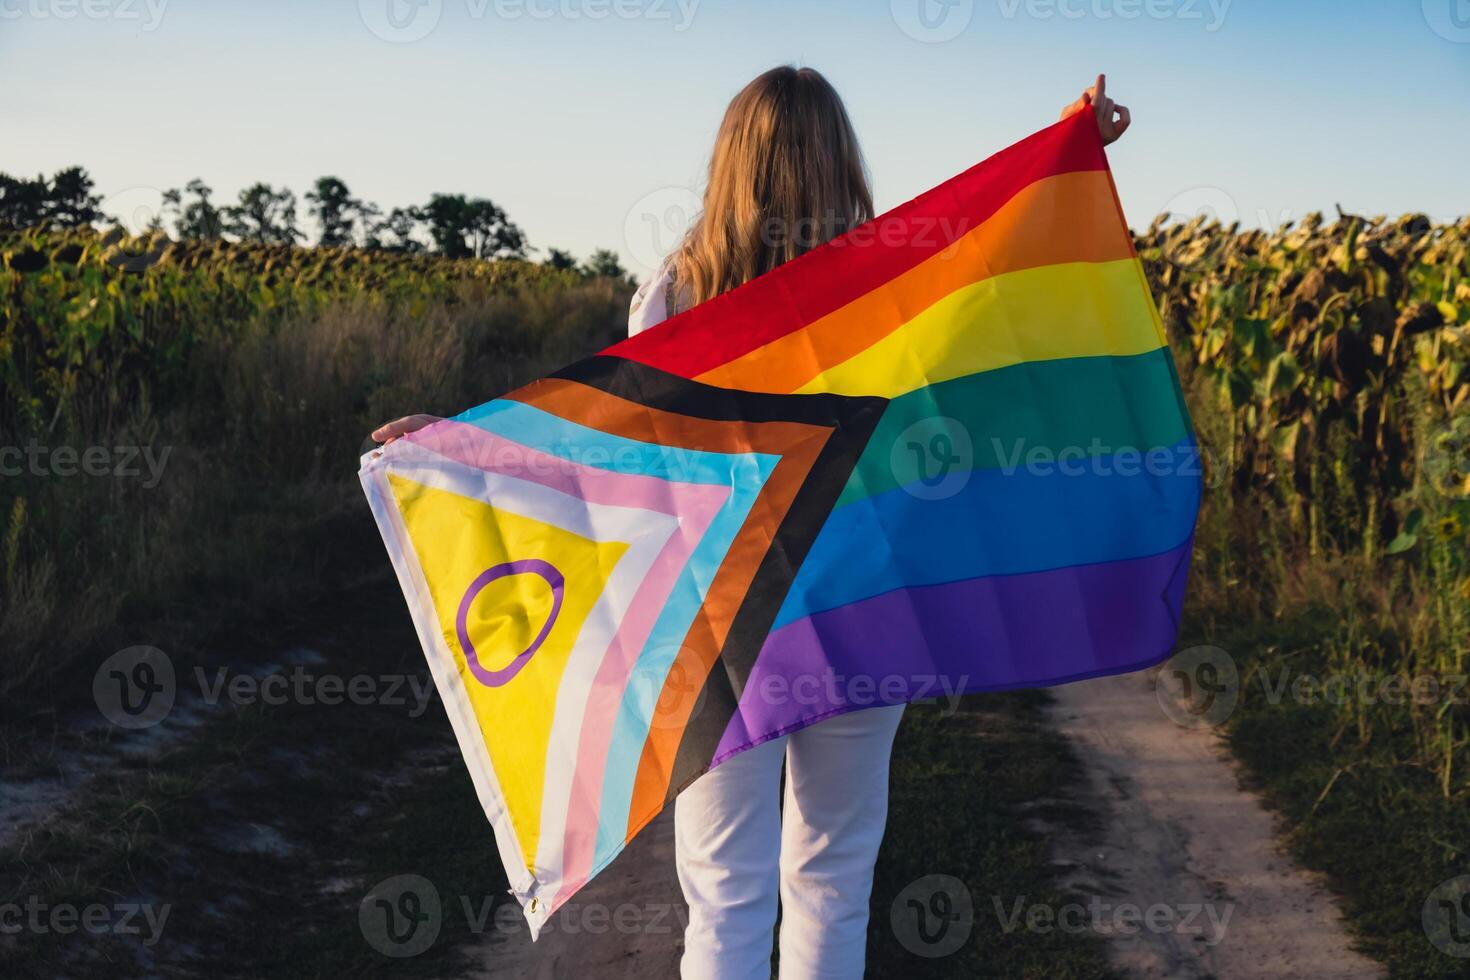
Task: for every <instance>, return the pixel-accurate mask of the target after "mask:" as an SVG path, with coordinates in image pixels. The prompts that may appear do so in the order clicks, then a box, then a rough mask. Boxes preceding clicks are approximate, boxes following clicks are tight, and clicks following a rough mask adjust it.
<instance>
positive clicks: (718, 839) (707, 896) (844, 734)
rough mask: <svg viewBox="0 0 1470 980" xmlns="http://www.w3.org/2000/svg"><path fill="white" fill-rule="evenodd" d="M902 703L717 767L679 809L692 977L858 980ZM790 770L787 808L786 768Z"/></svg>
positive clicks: (688, 977) (688, 975)
mask: <svg viewBox="0 0 1470 980" xmlns="http://www.w3.org/2000/svg"><path fill="white" fill-rule="evenodd" d="M902 715H903V705H896V706H892V707H882V708H864V709H862V710H860V711H854V712H850V713H848V714H844V715H836V716H834V717H832V718H828V719H825V720H823V721H820V722H818V723H817V724H815V725H812V726H811V727H809V728H804V729H802V730H800V731H798V732H793V733H792V734H790V735H787V736H783V737H782V738H777V739H773V740H771V741H769V742H765V743H762V744H761V745H758V746H756V747H755V748H753V749H749V750H747V751H745V752H742V753H741V754H740V755H737V756H734V757H733V758H731V759H728V760H726V761H725V762H723V763H721V764H720V765H718V766H716V767H715V768H714V769H712V770H711V771H710V772H707V773H705V774H704V775H703V776H701V777H700V778H699V779H698V780H696V781H695V782H694V783H693V784H692V785H691V786H690V787H689V788H688V789H686V790H684V792H683V793H681V794H679V796H678V797H677V799H676V800H675V801H674V840H675V853H676V857H677V863H678V868H679V884H680V885H681V886H682V887H683V889H684V898H685V900H686V901H687V902H688V903H689V925H688V927H687V928H686V929H685V931H684V958H683V961H682V963H681V965H680V972H681V973H682V975H683V977H684V980H769V978H770V976H771V933H772V930H773V929H774V927H775V924H776V908H777V897H778V895H779V897H780V909H781V980H818V978H822V980H859V978H861V977H862V975H863V960H864V954H865V952H866V948H867V930H868V899H869V896H870V895H871V893H872V890H873V862H874V861H875V860H876V858H877V856H878V845H879V843H880V842H881V841H882V839H883V824H884V821H885V820H886V819H887V816H888V757H889V753H890V751H891V750H892V748H893V736H894V733H895V732H896V731H897V729H898V722H899V719H900V718H901V717H902ZM783 760H784V761H785V763H786V791H785V806H784V808H783V806H782V802H781V763H782V761H783Z"/></svg>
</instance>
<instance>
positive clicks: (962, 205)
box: [605, 113, 1108, 378]
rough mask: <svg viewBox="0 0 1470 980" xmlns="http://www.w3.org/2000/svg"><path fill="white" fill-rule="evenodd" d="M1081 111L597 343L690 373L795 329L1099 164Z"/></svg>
mask: <svg viewBox="0 0 1470 980" xmlns="http://www.w3.org/2000/svg"><path fill="white" fill-rule="evenodd" d="M1092 119H1093V117H1092V114H1091V113H1077V114H1076V115H1075V116H1072V117H1069V118H1067V119H1064V120H1062V121H1061V122H1058V123H1056V124H1055V125H1053V126H1049V127H1047V128H1046V129H1043V130H1042V131H1041V132H1039V133H1036V134H1035V135H1033V136H1029V137H1027V138H1026V139H1024V140H1022V141H1021V142H1019V143H1017V144H1015V145H1014V146H1011V147H1009V148H1007V149H1005V150H1002V151H1001V152H999V153H997V154H996V155H995V156H993V157H990V158H989V159H988V160H985V161H983V162H981V163H978V164H976V165H975V166H973V167H971V168H970V169H969V170H966V171H965V172H964V173H962V174H960V175H959V176H957V177H953V178H951V179H950V180H947V181H945V182H944V183H943V184H940V185H939V186H938V187H935V188H934V189H933V190H931V191H927V192H926V193H924V194H921V195H919V196H918V197H916V198H914V199H913V200H912V201H909V202H908V203H906V204H900V205H899V206H898V207H896V208H894V209H893V210H891V211H888V212H887V213H885V214H882V215H879V216H878V217H877V218H874V219H873V220H872V221H870V222H868V223H867V224H865V225H862V226H861V227H858V228H855V229H853V230H852V231H850V232H848V233H847V234H846V235H843V236H842V237H840V238H837V239H834V240H833V241H831V242H829V243H827V244H826V245H823V246H822V247H821V248H817V249H813V250H812V251H810V252H808V253H807V254H805V255H803V256H800V257H799V258H796V259H793V260H792V261H790V262H788V263H786V264H785V265H783V266H781V267H780V268H778V269H775V270H773V271H771V272H768V273H767V274H765V275H763V276H761V277H759V278H757V279H752V280H751V281H750V282H748V283H746V284H745V285H743V286H741V287H739V288H738V289H732V290H731V291H730V292H728V293H725V294H723V295H721V296H717V297H715V298H714V299H712V300H710V301H709V302H708V303H702V304H700V305H699V306H696V307H695V308H694V309H692V310H690V311H689V312H687V313H683V314H680V315H679V316H676V317H673V318H672V319H670V320H667V321H665V322H664V323H661V324H659V325H658V326H656V327H654V328H652V329H651V330H646V331H644V332H643V333H641V334H639V335H637V336H636V337H630V338H628V339H627V340H624V341H622V342H620V343H618V344H614V345H613V346H612V347H610V348H608V349H607V351H605V353H607V354H610V355H615V356H617V357H624V358H627V359H629V360H634V361H641V362H642V363H644V364H647V365H649V366H651V367H655V368H658V369H660V370H663V371H668V372H669V373H671V374H677V375H680V376H681V377H685V378H694V377H697V376H698V375H701V374H703V373H704V372H706V371H708V370H710V369H712V368H716V367H719V366H720V365H721V364H725V363H726V362H728V361H732V360H734V359H735V358H737V357H740V356H742V355H744V354H747V353H749V352H750V351H752V350H754V349H756V348H757V347H762V346H764V345H765V344H768V343H770V342H771V341H773V340H776V339H777V338H779V337H784V336H785V335H787V334H789V333H791V332H793V331H795V330H800V329H801V328H802V327H804V326H806V325H807V324H808V323H811V322H812V321H814V320H817V319H820V318H821V317H824V316H826V315H827V314H829V313H831V312H832V311H833V310H836V309H840V308H841V307H843V306H846V305H847V304H848V303H850V302H852V301H853V300H854V299H856V298H857V297H859V296H861V295H863V294H864V293H867V292H871V291H872V290H874V289H876V288H877V287H879V286H881V285H883V283H885V282H887V281H888V280H890V279H892V278H893V277H895V276H897V275H900V274H901V273H903V272H906V271H907V270H909V269H911V268H913V267H914V266H916V265H918V264H919V263H920V262H922V261H924V260H925V259H927V258H929V257H930V256H932V255H935V254H937V253H939V252H941V251H943V250H944V249H945V248H947V247H948V246H949V245H951V244H952V243H953V242H954V240H955V239H957V238H959V237H960V236H962V235H964V234H965V233H966V232H968V231H970V230H972V229H973V228H974V227H975V226H976V225H978V224H979V223H981V222H983V221H984V220H985V219H987V218H989V217H990V216H991V215H992V214H994V213H995V212H996V211H997V210H999V209H1000V208H1001V206H1002V205H1004V204H1005V203H1006V201H1008V200H1010V199H1011V198H1012V197H1013V196H1014V195H1015V194H1016V193H1017V192H1018V191H1020V190H1021V189H1022V188H1024V187H1026V186H1027V185H1029V184H1031V183H1033V182H1035V181H1037V180H1041V179H1042V178H1045V177H1051V176H1053V175H1055V174H1064V173H1074V172H1077V171H1082V170H1106V169H1107V168H1108V161H1107V157H1106V156H1105V155H1104V154H1103V148H1102V141H1101V140H1100V139H1098V134H1097V126H1096V125H1095V124H1094V123H1093V122H1092Z"/></svg>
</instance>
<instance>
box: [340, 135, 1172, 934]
mask: <svg viewBox="0 0 1470 980" xmlns="http://www.w3.org/2000/svg"><path fill="white" fill-rule="evenodd" d="M361 476H362V481H363V486H364V489H365V491H366V493H367V496H368V499H369V502H370V503H371V505H372V507H373V511H374V514H375V516H376V518H377V520H378V524H379V527H380V530H381V531H382V534H383V538H384V541H385V542H386V544H387V546H388V551H389V554H390V556H391V558H392V560H393V563H394V567H395V568H396V570H397V572H398V575H399V580H400V583H401V584H402V586H403V590H404V593H405V595H406V597H407V598H408V601H409V606H410V609H411V611H412V613H413V617H414V621H415V624H416V626H417V628H418V631H419V635H420V639H421V640H422V642H423V645H424V649H425V652H426V655H427V657H428V660H429V664H430V668H431V670H432V672H433V675H434V678H435V681H436V683H437V685H438V688H439V691H440V693H441V695H442V696H443V698H444V702H445V704H446V706H447V708H448V711H449V715H450V718H451V720H452V722H453V724H454V727H455V731H456V733H457V735H458V737H459V741H460V746H461V748H462V750H463V752H464V756H465V760H466V762H467V764H468V766H469V769H470V772H471V774H472V776H473V778H474V780H475V785H476V788H477V790H478V793H479V796H480V799H481V802H482V803H483V805H484V807H485V811H486V814H487V815H488V817H489V819H490V821H491V824H492V825H493V827H494V830H495V835H496V839H497V843H498V846H499V849H500V853H501V856H502V859H503V860H504V863H505V865H506V869H507V872H508V875H509V878H510V884H511V888H512V891H513V892H514V893H515V894H516V896H517V897H518V898H519V899H520V901H521V903H522V905H523V906H524V909H525V913H526V916H527V919H528V920H529V922H530V924H531V929H532V931H533V934H534V933H535V932H537V931H539V929H540V927H541V925H542V924H544V922H545V921H546V919H547V917H548V916H549V915H550V914H552V913H553V912H554V911H555V910H556V908H558V907H559V906H560V905H561V904H563V903H565V902H566V901H567V899H568V898H570V897H571V896H572V895H573V894H574V893H575V892H576V891H577V890H578V889H579V888H580V887H582V885H584V884H585V883H586V882H587V881H588V880H589V879H590V878H591V877H592V876H593V875H595V874H597V872H598V871H599V870H601V869H602V868H603V867H605V866H606V865H607V864H608V862H610V861H611V860H612V859H613V858H615V857H616V856H617V854H618V853H619V852H620V851H621V850H622V849H623V847H624V846H625V845H626V844H627V842H628V841H629V840H631V839H632V837H633V836H634V835H635V834H636V833H637V832H638V831H639V830H640V829H641V828H642V827H643V826H644V825H646V824H647V823H648V822H649V821H650V820H652V819H653V817H654V816H655V815H657V814H658V812H659V811H660V810H661V809H662V808H663V807H664V806H665V805H666V804H667V803H668V802H669V801H671V800H672V799H673V798H674V797H675V796H676V795H677V794H678V793H679V791H680V790H681V789H682V788H683V787H685V786H687V785H688V784H689V783H690V782H692V781H693V780H694V779H696V778H697V777H699V776H700V775H701V774H703V773H704V772H706V771H708V770H709V769H710V768H712V767H713V766H716V765H718V764H719V763H720V762H722V761H723V760H725V759H727V758H729V757H730V756H732V755H735V754H736V753H738V752H741V751H743V750H745V749H748V748H750V747H751V746H753V745H756V744H759V743H760V742H763V741H766V740H768V739H771V738H775V737H778V736H780V735H782V734H785V733H787V732H791V731H795V730H797V729H799V728H802V727H804V726H806V725H809V724H812V723H813V722H816V721H818V720H820V719H822V718H825V717H828V716H830V715H833V714H838V713H841V712H845V711H853V710H859V709H861V708H864V707H869V706H874V705H880V704H896V703H903V702H907V701H911V700H918V699H922V698H925V697H931V696H934V695H936V694H940V693H946V694H948V693H959V692H971V691H987V690H999V689H1005V688H1016V687H1027V686H1040V685H1046V684H1056V683H1061V682H1065V681H1070V680H1077V679H1081V678H1085V677H1092V676H1097V675H1101V674H1108V673H1118V672H1123V671H1129V670H1137V669H1140V668H1143V667H1146V666H1149V665H1151V664H1154V663H1157V662H1159V661H1160V660H1162V659H1163V658H1164V657H1166V656H1167V655H1168V653H1169V652H1170V649H1171V648H1172V646H1173V643H1174V638H1175V634H1176V631H1177V627H1178V615H1179V610H1180V607H1181V605H1182V602H1183V591H1184V584H1185V577H1186V571H1187V568H1188V562H1189V552H1190V544H1191V540H1192V535H1193V529H1194V522H1195V516H1196V513H1197V511H1198V506H1199V495H1200V479H1199V454H1198V450H1197V447H1196V444H1195V440H1194V435H1193V432H1192V429H1191V427H1190V423H1189V418H1188V414H1187V412H1186V410H1185V407H1184V402H1183V398H1182V396H1181V394H1180V390H1179V383H1178V379H1177V376H1176V375H1175V372H1174V364H1173V360H1172V358H1171V356H1170V353H1169V350H1168V347H1167V344H1166V341H1165V337H1164V332H1163V326H1162V324H1161V323H1160V320H1159V317H1158V313H1157V310H1156V308H1155V306H1154V303H1153V301H1152V298H1151V297H1150V295H1149V290H1148V286H1147V283H1146V282H1145V279H1144V276H1143V271H1142V267H1141V266H1140V264H1139V261H1138V257H1137V255H1136V254H1135V252H1134V250H1133V244H1132V237H1131V235H1130V233H1129V231H1128V228H1127V225H1126V223H1125V221H1124V219H1123V215H1122V211H1121V209H1120V207H1119V205H1118V201H1117V195H1116V192H1115V190H1114V187H1113V183H1112V177H1111V175H1110V173H1109V171H1108V166H1107V160H1106V157H1105V156H1104V154H1103V150H1102V146H1101V144H1100V142H1099V140H1098V136H1097V132H1096V128H1095V126H1094V125H1093V124H1092V122H1091V119H1090V117H1089V116H1087V115H1085V114H1084V115H1081V116H1075V117H1073V118H1071V119H1068V120H1064V121H1062V122H1060V123H1057V124H1056V125H1054V126H1052V127H1050V128H1048V129H1046V130H1043V131H1042V132H1040V133H1037V134H1036V135H1034V136H1032V137H1030V138H1028V139H1026V140H1023V141H1022V142H1020V143H1018V144H1016V145H1015V146H1012V147H1010V148H1009V149H1007V150H1004V151H1003V152H1001V153H999V154H997V155H996V156H994V157H991V158H990V159H989V160H986V161H985V162H983V163H981V164H979V165H977V166H976V167H974V168H972V169H970V170H969V171H966V172H965V173H963V174H961V175H959V176H958V177H955V178H954V179H952V180H950V181H947V182H946V183H944V184H942V185H940V186H939V187H936V188H935V189H934V190H932V191H929V192H928V193H926V194H924V195H922V196H920V197H918V198H915V199H914V200H912V201H910V202H908V203H907V204H904V205H902V206H900V207H898V208H896V209H894V210H893V211H890V212H888V213H887V214H885V215H882V216H881V217H879V218H876V219H875V220H873V221H872V222H869V223H868V224H866V225H864V226H862V227H861V228H858V229H855V230H853V231H852V232H850V233H849V234H847V235H845V236H843V237H842V238H839V239H837V240H835V241H833V242H831V243H829V244H827V245H825V246H823V247H822V248H819V249H817V250H815V251H813V252H811V253H808V254H807V255H804V256H802V257H801V258H799V259H797V260H795V261H793V262H790V263H788V264H787V265H785V266H783V267H781V268H780V269H777V270H776V271H775V272H772V273H770V274H768V275H765V276H762V277H760V278H759V279H756V280H754V281H752V282H750V283H748V284H746V285H745V286H742V287H741V288H739V289H736V290H734V291H732V292H730V293H727V294H725V295H723V296H720V297H718V298H717V299H715V300H712V301H711V302H708V303H705V304H702V305H701V306H699V307H697V308H695V309H693V310H690V311H689V312H688V313H685V314H683V315H681V316H678V317H675V318H673V319H671V320H669V321H668V322H666V323H663V324H660V325H659V326H658V327H655V328H654V329H652V330H649V331H647V332H645V333H643V334H640V335H638V336H636V337H633V338H630V339H628V340H627V341H624V342H622V343H619V344H617V345H615V346H613V347H611V348H609V349H608V350H606V351H604V352H603V353H602V354H600V355H597V356H595V357H591V358H589V359H587V360H585V361H581V362H579V363H577V364H574V365H572V366H571V367H568V368H566V369H564V370H562V371H559V372H557V373H556V374H554V375H552V376H551V377H548V378H545V379H543V380H541V381H537V382H534V383H532V384H530V385H528V386H526V387H525V388H522V389H520V390H518V391H514V392H512V393H510V394H508V395H506V396H504V397H502V398H498V399H496V400H494V401H491V402H489V403H487V404H485V405H481V406H479V407H478V408H474V409H471V410H470V411H468V412H465V413H464V414H462V415H459V416H457V417H456V418H454V419H449V420H445V421H444V422H440V423H437V424H435V425H433V426H430V427H428V428H426V429H423V430H421V431H419V432H416V433H414V434H412V435H411V436H410V437H408V438H407V439H404V440H400V441H399V442H397V443H395V444H393V445H392V446H389V447H387V448H386V449H385V450H382V451H380V452H375V453H371V454H369V455H368V456H366V457H364V461H363V467H362V473H361Z"/></svg>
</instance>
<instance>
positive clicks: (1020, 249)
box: [695, 170, 1134, 393]
mask: <svg viewBox="0 0 1470 980" xmlns="http://www.w3.org/2000/svg"><path fill="white" fill-rule="evenodd" d="M1133 254H1134V253H1133V240H1132V239H1131V238H1130V236H1129V235H1128V231H1127V225H1126V224H1125V223H1124V222H1123V221H1122V219H1121V218H1120V217H1119V216H1118V210H1117V207H1116V206H1115V204H1114V202H1113V192H1112V185H1111V184H1110V183H1109V182H1108V174H1107V172H1106V171H1102V170H1088V171H1082V172H1080V173H1069V174H1057V175H1056V176H1054V177H1044V178H1042V179H1041V180H1038V181H1036V182H1035V183H1033V184H1028V185H1027V186H1026V187H1023V188H1021V189H1020V190H1019V191H1017V192H1016V195H1015V196H1014V197H1012V198H1011V199H1010V200H1009V201H1007V202H1006V203H1005V204H1004V205H1003V206H1002V207H1001V208H1000V209H999V210H998V211H996V212H995V214H993V215H991V216H990V217H989V218H987V219H986V220H985V221H984V222H982V223H981V224H979V225H977V226H976V227H975V228H973V229H972V230H970V231H969V232H967V233H966V234H965V235H964V236H963V237H961V238H960V239H959V240H958V241H956V242H955V243H954V244H953V245H951V246H949V247H948V248H946V249H944V251H942V252H940V253H938V254H937V255H933V256H930V257H929V258H927V259H925V260H924V261H923V262H920V263H919V264H918V265H916V266H914V267H913V268H912V269H909V270H908V271H906V272H903V273H901V274H899V275H898V276H895V277H894V278H893V279H890V280H889V281H888V282H886V283H884V284H883V285H882V286H881V287H879V288H877V289H874V290H873V291H872V292H869V293H864V294H863V295H862V296H859V297H858V298H857V299H855V300H853V301H852V302H850V303H848V304H847V305H846V306H843V307H841V308H839V309H837V310H834V311H833V312H831V313H829V314H827V315H826V316H824V317H821V318H820V319H817V320H815V321H813V322H812V323H809V324H807V325H806V326H805V327H803V328H802V329H800V330H796V331H793V332H792V333H789V334H786V335H785V336H784V337H779V338H777V339H776V340H773V341H771V342H770V343H768V344H764V345H762V346H761V347H758V348H756V349H755V350H753V351H751V352H750V353H748V354H745V355H744V356H742V357H738V358H736V359H735V360H733V361H730V362H729V363H727V364H722V365H720V366H719V367H717V368H714V369H712V370H710V371H706V372H705V373H704V374H701V375H700V376H699V377H698V378H696V379H695V380H697V381H702V382H704V383H705V384H708V385H714V386H715V387H716V388H740V389H744V390H747V391H773V392H780V393H785V392H789V391H795V390H797V389H799V388H800V387H801V386H802V385H804V384H806V383H807V382H808V381H810V380H811V379H812V378H815V377H816V376H817V375H819V374H821V373H822V368H823V367H824V366H826V365H829V364H840V363H842V362H843V361H845V360H847V359H848V358H849V357H856V356H857V355H858V354H860V353H861V352H862V351H863V350H864V349H865V348H867V347H868V346H869V345H870V344H875V343H877V342H878V341H879V340H881V339H882V338H883V337H884V336H885V335H887V334H888V333H889V332H890V331H893V330H896V329H897V328H898V327H899V326H900V325H901V324H903V323H904V322H905V321H906V320H909V319H911V318H913V317H914V316H915V315H917V314H918V313H920V312H922V311H923V310H925V309H927V308H928V307H929V306H930V305H932V304H934V303H936V302H938V301H939V300H942V299H943V298H944V297H946V296H948V295H949V294H950V293H952V292H954V291H955V290H956V289H963V288H964V287H966V286H968V285H970V284H971V283H974V282H978V281H979V280H981V279H986V278H989V277H990V276H999V275H1005V274H1006V273H1008V272H1017V271H1019V270H1021V269H1037V268H1040V267H1042V266H1046V265H1056V264H1058V263H1061V262H1113V261H1116V260H1118V259H1128V258H1132V257H1133Z"/></svg>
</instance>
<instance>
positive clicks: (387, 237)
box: [364, 205, 424, 252]
mask: <svg viewBox="0 0 1470 980" xmlns="http://www.w3.org/2000/svg"><path fill="white" fill-rule="evenodd" d="M366 207H370V208H372V215H371V217H369V216H367V212H366V211H364V220H365V221H368V222H369V224H368V230H367V236H366V238H367V241H366V244H367V247H368V248H382V249H387V250H388V251H390V252H422V251H423V250H424V246H423V244H422V243H421V242H420V241H419V240H418V239H417V238H414V237H413V235H414V232H415V231H417V230H418V227H419V225H420V224H421V223H422V222H423V218H424V216H423V213H422V212H421V211H420V210H419V209H418V208H414V207H407V208H394V209H393V210H392V211H389V212H388V217H386V218H383V219H382V220H379V219H378V215H379V214H381V212H379V211H378V209H377V207H376V206H375V205H367V206H366Z"/></svg>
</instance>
